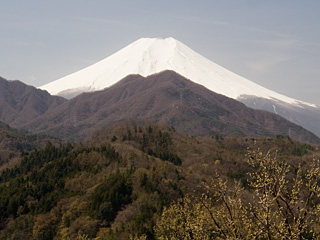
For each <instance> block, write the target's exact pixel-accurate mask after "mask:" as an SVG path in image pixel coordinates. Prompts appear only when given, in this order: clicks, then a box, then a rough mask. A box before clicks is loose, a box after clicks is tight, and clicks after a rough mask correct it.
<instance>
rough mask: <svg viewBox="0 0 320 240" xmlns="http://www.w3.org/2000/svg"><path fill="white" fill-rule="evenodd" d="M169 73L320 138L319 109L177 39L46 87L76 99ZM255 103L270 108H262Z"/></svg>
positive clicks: (129, 51) (144, 43)
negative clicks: (124, 82)
mask: <svg viewBox="0 0 320 240" xmlns="http://www.w3.org/2000/svg"><path fill="white" fill-rule="evenodd" d="M164 70H173V71H175V72H177V73H179V74H180V75H182V76H184V77H186V78H188V79H190V80H191V81H193V82H195V83H198V84H200V85H203V86H205V87H206V88H208V89H210V90H211V91H214V92H216V93H219V94H223V95H225V96H227V97H230V98H233V99H236V100H239V101H242V102H243V103H245V104H246V105H247V106H250V107H254V108H256V109H262V110H268V111H270V110H271V111H272V112H274V111H273V110H274V107H276V108H277V109H278V111H277V114H279V115H281V116H283V117H285V118H287V119H289V120H291V121H293V122H294V123H296V124H299V125H301V126H303V127H304V128H306V129H308V130H309V131H312V132H314V133H315V134H317V135H318V136H320V108H319V106H316V105H314V104H310V103H306V102H303V101H299V100H296V99H293V98H290V97H287V96H284V95H281V94H278V93H276V92H274V91H271V90H269V89H266V88H264V87H262V86H259V85H258V84H256V83H254V82H252V81H249V80H248V79H245V78H243V77H241V76H239V75H237V74H235V73H233V72H231V71H229V70H227V69H225V68H223V67H221V66H219V65H217V64H215V63H214V62H212V61H210V60H208V59H206V58H205V57H203V56H201V55H200V54H198V53H196V52H195V51H193V50H192V49H190V48H189V47H187V46H186V45H184V44H183V43H181V42H179V41H177V40H176V39H174V38H166V39H160V38H141V39H139V40H137V41H135V42H133V43H132V44H130V45H128V46H127V47H125V48H123V49H121V50H120V51H118V52H116V53H114V54H113V55H111V56H109V57H107V58H105V59H103V60H101V61H100V62H98V63H96V64H93V65H91V66H89V67H87V68H84V69H82V70H80V71H78V72H75V73H72V74H70V75H68V76H65V77H63V78H61V79H58V80H56V81H53V82H50V83H48V84H46V85H44V86H42V87H40V88H41V89H44V90H47V91H48V92H49V93H51V94H54V95H60V96H63V97H66V98H72V97H74V96H76V95H78V94H80V93H82V92H92V91H97V90H102V89H104V88H106V87H110V86H112V85H113V84H115V83H117V82H118V81H120V80H121V79H123V78H124V77H126V76H128V75H131V74H139V75H141V76H144V77H146V76H149V75H152V74H155V73H159V72H161V71H164ZM254 99H259V102H261V101H263V102H264V104H256V102H257V101H256V100H254ZM266 103H267V104H266ZM266 105H268V106H267V107H266ZM280 108H281V109H282V111H281V110H280Z"/></svg>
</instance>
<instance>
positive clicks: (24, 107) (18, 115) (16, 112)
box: [0, 77, 66, 127]
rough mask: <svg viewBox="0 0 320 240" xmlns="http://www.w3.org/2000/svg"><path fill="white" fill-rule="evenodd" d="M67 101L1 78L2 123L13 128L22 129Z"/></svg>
mask: <svg viewBox="0 0 320 240" xmlns="http://www.w3.org/2000/svg"><path fill="white" fill-rule="evenodd" d="M65 101H66V100H65V99H64V98H62V97H58V96H51V95H50V94H49V93H48V92H46V91H43V90H40V89H37V88H35V87H32V86H28V85H26V84H24V83H22V82H20V81H7V80H5V79H4V78H1V77H0V121H3V122H5V123H7V124H9V125H10V126H11V127H20V126H21V125H23V124H25V123H27V122H29V121H31V120H33V119H34V118H36V117H38V116H40V115H42V114H44V113H45V112H47V111H48V110H50V109H52V108H54V107H56V106H58V105H60V104H62V103H63V102H65Z"/></svg>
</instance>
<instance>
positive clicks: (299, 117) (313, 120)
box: [237, 96, 320, 136]
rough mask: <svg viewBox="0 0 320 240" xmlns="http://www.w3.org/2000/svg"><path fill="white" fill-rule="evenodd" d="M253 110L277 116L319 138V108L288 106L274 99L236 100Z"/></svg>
mask: <svg viewBox="0 0 320 240" xmlns="http://www.w3.org/2000/svg"><path fill="white" fill-rule="evenodd" d="M237 100H238V101H240V102H242V103H244V104H246V105H247V106H248V107H251V108H254V109H262V110H266V111H269V112H273V113H275V114H278V115H280V116H282V117H285V118H286V119H288V120H290V121H291V122H293V123H295V124H298V125H300V126H303V127H304V128H305V129H307V130H309V131H311V132H313V133H315V134H316V135H317V136H320V108H319V107H313V106H308V105H295V104H289V103H286V102H283V101H278V100H276V99H266V98H259V97H254V96H242V97H240V98H238V99H237Z"/></svg>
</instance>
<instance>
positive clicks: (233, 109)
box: [24, 71, 319, 142]
mask: <svg viewBox="0 0 320 240" xmlns="http://www.w3.org/2000/svg"><path fill="white" fill-rule="evenodd" d="M127 119H134V120H139V119H140V120H152V121H155V122H160V123H164V124H168V125H171V126H174V127H175V128H176V129H177V130H179V131H181V132H183V133H187V134H192V135H215V134H219V135H226V136H227V135H236V136H250V137H257V136H275V135H278V134H280V135H290V136H292V137H294V138H296V139H298V140H301V141H308V142H319V139H318V138H317V137H316V136H315V135H314V134H312V133H310V132H308V131H306V130H305V129H303V128H302V127H300V126H297V125H295V124H293V123H291V122H289V121H287V120H285V119H284V118H282V117H280V116H278V115H276V114H272V113H269V112H265V111H260V110H253V109H250V108H248V107H246V106H245V105H244V104H242V103H240V102H237V101H235V100H233V99H230V98H227V97H225V96H223V95H219V94H216V93H214V92H212V91H210V90H208V89H206V88H204V87H203V86H200V85H198V84H195V83H193V82H191V81H189V80H187V79H186V78H184V77H182V76H181V75H179V74H177V73H175V72H173V71H164V72H161V73H159V74H155V75H151V76H149V77H147V78H144V77H142V76H140V75H130V76H128V77H126V78H124V79H123V80H121V81H120V82H118V83H117V84H115V85H113V86H111V87H110V88H107V89H105V90H103V91H98V92H93V93H84V94H82V95H79V96H77V97H75V98H73V99H71V100H69V101H66V102H64V103H63V104H60V105H59V106H57V107H55V108H54V109H50V111H46V112H45V113H44V114H43V115H41V116H40V117H38V118H36V119H35V120H33V121H31V122H28V123H27V124H25V125H24V127H26V128H28V129H30V130H33V131H37V132H47V133H49V134H51V135H54V136H56V137H60V138H68V139H73V140H81V139H84V138H87V137H88V136H90V135H91V134H92V132H94V131H96V130H99V129H101V128H102V127H106V126H107V127H108V126H111V125H112V124H114V123H116V122H120V121H123V120H127Z"/></svg>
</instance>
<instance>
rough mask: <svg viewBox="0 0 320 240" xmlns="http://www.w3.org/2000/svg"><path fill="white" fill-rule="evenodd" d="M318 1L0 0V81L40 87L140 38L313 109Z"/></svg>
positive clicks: (318, 69) (319, 71) (319, 64)
mask: <svg viewBox="0 0 320 240" xmlns="http://www.w3.org/2000/svg"><path fill="white" fill-rule="evenodd" d="M319 25H320V1H318V0H281V1H279V0H233V1H232V0H197V1H196V0H170V1H169V0H162V1H153V0H123V1H122V0H118V1H108V0H28V1H26V0H10V1H9V0H8V1H5V0H0V34H1V35H0V76H2V77H4V78H6V79H9V80H13V79H19V80H21V81H23V82H25V83H27V84H30V85H34V86H40V85H42V84H45V83H47V82H50V81H53V80H56V79H57V78H60V77H63V76H65V75H67V74H70V73H72V72H74V71H77V70H80V69H81V68H83V67H86V66H88V65H90V64H93V63H95V62H97V61H99V60H101V59H103V58H105V57H108V56H109V55H111V54H113V53H114V52H116V51H118V50H120V49H121V48H123V47H125V46H126V45H128V44H130V43H131V42H133V41H135V40H137V39H139V38H141V37H170V36H171V37H174V38H176V39H177V40H179V41H181V42H183V43H184V44H186V45H187V46H189V47H191V48H192V49H193V50H195V51H197V52H198V53H200V54H202V55H203V56H205V57H207V58H209V59H210V60H212V61H214V62H216V63H218V64H220V65H222V66H224V67H226V68H227V69H229V70H231V71H233V72H235V73H237V74H239V75H242V76H244V77H246V78H248V79H249V80H251V81H254V82H256V83H258V84H260V85H262V86H264V87H267V88H269V89H272V90H275V91H277V92H279V93H282V94H285V95H287V96H290V97H293V98H297V99H300V100H304V101H307V102H311V103H316V104H319V105H320V26H319Z"/></svg>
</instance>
